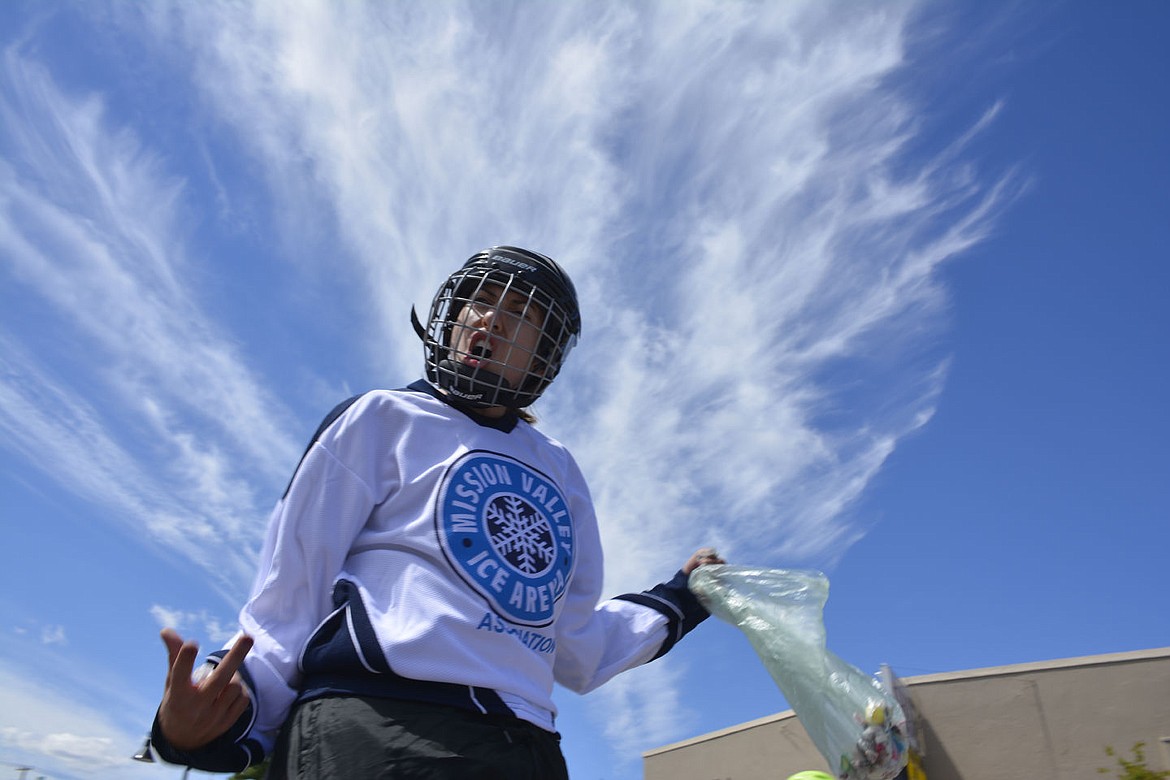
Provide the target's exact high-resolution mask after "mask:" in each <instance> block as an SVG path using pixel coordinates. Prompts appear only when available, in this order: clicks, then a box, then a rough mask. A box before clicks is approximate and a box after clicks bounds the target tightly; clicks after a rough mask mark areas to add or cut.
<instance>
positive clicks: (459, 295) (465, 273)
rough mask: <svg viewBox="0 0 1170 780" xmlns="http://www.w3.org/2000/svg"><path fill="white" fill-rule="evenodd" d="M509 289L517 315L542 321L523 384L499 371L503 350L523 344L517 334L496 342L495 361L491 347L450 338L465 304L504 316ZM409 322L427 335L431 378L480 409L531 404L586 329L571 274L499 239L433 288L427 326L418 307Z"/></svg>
mask: <svg viewBox="0 0 1170 780" xmlns="http://www.w3.org/2000/svg"><path fill="white" fill-rule="evenodd" d="M485 287H486V288H489V291H488V292H487V293H485ZM511 293H515V295H510V294H511ZM505 296H508V298H509V302H510V303H509V305H510V306H511V308H512V313H513V314H514V315H515V314H519V315H522V316H525V317H526V316H528V315H529V313H530V312H532V313H535V312H539V315H537V316H536V317H535V318H533V319H532V320H531V321H532V322H533V324H534V325H535V326H537V327H538V328H539V339H538V342H537V346H536V349H535V351H533V352H531V353H530V359H529V361H528V364H527V368H526V369H525V371H524V378H523V379H522V380H521V381H520V382H519V386H518V387H513V386H512V385H511V384H510V383H509V382H508V380H506V379H505V378H504V377H503V376H502V375H501V374H500V373H499V371H500V370H502V369H504V368H505V365H504V363H503V362H502V359H506V356H505V353H504V351H503V350H504V349H507V350H508V353H509V354H510V352H511V351H512V350H514V349H517V348H519V347H518V345H516V343H515V341H514V340H513V341H507V342H506V343H504V344H502V345H500V346H497V348H496V350H495V353H496V358H497V359H496V360H493V359H492V354H491V350H485V351H483V352H478V351H476V352H474V354H473V353H468V352H461V351H457V350H456V344H455V342H456V341H458V339H453V338H452V333H453V332H454V330H455V328H456V327H457V325H456V322H457V321H458V319H459V314H460V312H461V311H463V308H464V307H465V306H467V305H468V304H472V303H478V305H480V306H481V307H485V309H486V310H490V311H492V312H494V313H495V314H494V315H493V316H498V315H499V314H500V312H501V310H500V304H501V303H503V301H504V299H505ZM541 315H542V316H541ZM411 321H412V322H413V323H414V328H415V330H416V331H417V332H418V335H419V337H420V338H421V339H422V340H423V351H424V355H425V358H426V369H427V378H428V379H430V380H431V382H433V383H435V384H436V385H438V386H439V387H441V388H442V389H444V390H446V391H447V392H448V393H451V394H452V395H454V396H456V397H457V398H459V399H460V400H461V401H463V402H464V403H465V404H468V405H470V406H472V407H476V408H486V407H489V406H504V407H507V408H509V409H521V408H523V407H525V406H529V405H530V404H532V402H534V401H535V400H536V399H537V398H539V397H540V394H541V393H542V392H544V389H545V388H546V387H548V384H549V383H550V382H551V381H552V380H553V378H554V377H556V375H557V373H558V372H559V371H560V370H561V365H562V364H563V363H564V361H565V357H566V356H567V355H568V354H569V350H571V349H572V348H573V346H574V345H575V344H576V343H577V337H578V335H579V334H580V333H581V310H580V308H579V307H578V305H577V291H576V289H575V288H574V287H573V282H572V281H571V280H570V279H569V275H568V274H566V273H565V271H564V269H562V268H561V267H560V266H559V265H557V263H556V262H555V261H553V260H552V258H549V257H546V256H545V255H542V254H540V253H538V252H532V251H530V250H527V249H520V248H519V247H514V246H496V247H492V248H491V249H485V250H483V251H482V252H478V253H476V254H474V255H472V256H471V258H470V259H469V260H468V261H467V262H466V263H464V264H463V267H462V268H460V269H459V270H458V271H456V272H455V273H453V274H451V276H450V277H448V279H447V281H446V282H444V283H443V285H442V287H440V288H439V291H438V292H437V293H436V294H435V300H434V301H433V302H432V303H431V312H430V317H429V318H428V319H427V325H426V327H425V328H424V327H423V326H422V324H421V323H419V321H418V317H417V316H416V315H415V313H414V312H413V311H411ZM458 327H464V326H458ZM467 327H468V328H471V327H472V326H467ZM472 349H473V350H479V349H480V348H479V347H474V348H472Z"/></svg>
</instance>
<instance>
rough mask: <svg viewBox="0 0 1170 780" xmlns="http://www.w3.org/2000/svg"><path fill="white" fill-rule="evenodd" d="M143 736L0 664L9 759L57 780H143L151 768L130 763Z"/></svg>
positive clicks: (0, 735) (1, 717)
mask: <svg viewBox="0 0 1170 780" xmlns="http://www.w3.org/2000/svg"><path fill="white" fill-rule="evenodd" d="M143 736H144V734H142V733H137V732H127V731H126V730H124V729H123V728H121V727H120V726H119V725H118V724H116V723H115V722H113V720H112V719H111V718H110V717H109V715H108V714H106V713H105V712H103V711H102V710H101V709H99V708H93V707H89V706H85V705H82V704H79V702H78V701H77V699H76V698H74V697H72V696H70V695H69V694H67V693H63V692H62V691H60V690H56V689H54V688H52V687H49V686H46V685H43V684H41V683H39V682H37V681H35V680H32V679H30V678H29V677H28V675H27V674H25V673H24V672H22V671H21V670H19V669H17V668H15V667H10V666H7V665H5V664H0V747H2V748H3V750H4V754H5V756H6V757H7V758H10V759H18V760H23V761H27V762H28V763H30V764H32V765H34V766H35V767H36V768H37V771H38V772H41V773H44V774H48V775H49V776H52V777H57V778H95V779H96V778H105V777H114V776H116V777H145V776H146V775H147V772H149V771H150V768H148V767H145V766H143V767H137V766H135V765H134V762H132V761H130V760H128V759H129V756H130V754H131V753H132V752H133V751H134V749H135V748H137V747H138V746H139V745H141V744H142V738H143Z"/></svg>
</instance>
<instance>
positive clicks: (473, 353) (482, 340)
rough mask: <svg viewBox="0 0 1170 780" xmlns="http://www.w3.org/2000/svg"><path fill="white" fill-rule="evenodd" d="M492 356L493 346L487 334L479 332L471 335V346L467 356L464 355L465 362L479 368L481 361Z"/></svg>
mask: <svg viewBox="0 0 1170 780" xmlns="http://www.w3.org/2000/svg"><path fill="white" fill-rule="evenodd" d="M491 357H492V347H491V344H490V343H489V341H488V338H487V336H483V335H481V334H478V333H477V334H475V335H474V336H472V337H471V346H470V347H468V349H467V356H466V357H464V359H463V362H464V363H466V364H467V365H469V366H471V367H472V368H478V367H479V364H480V361H483V360H490V359H491Z"/></svg>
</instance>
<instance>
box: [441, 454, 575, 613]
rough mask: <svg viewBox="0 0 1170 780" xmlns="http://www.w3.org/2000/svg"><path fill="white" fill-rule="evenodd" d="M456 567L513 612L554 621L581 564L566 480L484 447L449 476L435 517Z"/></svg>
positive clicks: (502, 609) (497, 606) (499, 608)
mask: <svg viewBox="0 0 1170 780" xmlns="http://www.w3.org/2000/svg"><path fill="white" fill-rule="evenodd" d="M435 524H436V526H437V530H438V534H439V542H440V544H441V545H442V548H443V552H444V553H445V554H446V556H447V559H448V560H449V561H450V562H451V564H452V565H453V566H454V568H455V571H456V572H458V573H459V576H460V577H461V578H462V579H463V581H464V582H466V583H467V584H468V585H469V586H471V588H472V589H473V590H475V591H476V592H477V593H479V595H481V596H482V597H483V598H485V599H486V600H487V601H488V603H489V604H490V605H491V607H492V609H494V610H495V612H496V613H497V614H499V615H500V616H501V617H503V618H504V619H505V620H507V621H509V622H512V623H518V624H521V625H526V626H546V625H548V624H549V623H551V622H552V619H553V614H554V611H555V608H556V604H557V602H558V601H560V598H561V596H563V595H564V593H565V589H566V588H567V587H568V584H569V577H570V575H571V574H572V571H573V556H574V553H575V547H574V544H573V542H574V537H573V522H572V518H570V517H569V508H568V506H567V505H566V503H565V497H564V495H563V494H562V493H561V491H560V488H558V487H557V485H556V484H555V483H554V482H553V481H552V480H550V479H549V478H548V477H546V476H544V475H543V474H541V473H540V472H539V471H536V470H535V469H533V468H531V467H529V466H526V465H524V464H523V463H521V462H520V461H517V460H513V459H512V458H509V457H507V456H505V455H499V454H497V453H489V452H483V451H473V452H469V453H467V454H466V455H464V456H463V457H462V458H460V459H459V460H458V461H456V462H455V464H454V465H453V466H452V467H451V469H450V470H449V471H448V472H447V476H446V478H445V479H444V481H443V485H442V487H441V488H440V491H439V501H438V516H437V517H436V518H435Z"/></svg>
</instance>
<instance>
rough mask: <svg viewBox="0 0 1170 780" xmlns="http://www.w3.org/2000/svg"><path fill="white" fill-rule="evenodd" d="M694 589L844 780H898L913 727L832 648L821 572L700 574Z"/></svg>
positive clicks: (715, 568)
mask: <svg viewBox="0 0 1170 780" xmlns="http://www.w3.org/2000/svg"><path fill="white" fill-rule="evenodd" d="M690 589H691V591H692V592H693V593H694V594H695V595H696V596H697V597H698V598H699V600H700V601H701V602H702V603H703V606H705V607H706V608H707V609H708V611H710V612H711V614H713V615H716V616H718V617H719V618H721V619H723V620H725V621H727V622H728V623H731V624H732V625H734V626H737V627H738V628H739V629H740V630H741V631H743V632H744V634H746V635H747V638H748V640H749V641H750V642H751V643H752V647H754V648H755V650H756V653H757V654H758V655H759V656H760V660H762V661H763V662H764V666H765V667H767V669H768V672H769V673H770V674H771V675H772V679H773V680H775V681H776V685H778V686H779V687H780V691H781V692H782V693H783V694H784V698H786V699H787V700H788V703H789V704H790V705H791V706H792V709H793V711H794V712H795V713H796V717H797V718H799V719H800V722H801V725H803V726H804V729H805V731H807V732H808V735H809V737H811V738H812V741H813V744H814V745H816V747H817V750H819V751H820V752H821V754H822V755H823V756H824V757H825V760H827V761H828V762H829V766H830V767H831V768H832V769H833V770H834V771H836V773H837V776H838V777H839V778H841V779H842V780H893V778H894V777H896V776H897V774H898V773H899V772H900V771H901V770H902V768H903V767H904V766H905V765H906V740H905V727H906V719H905V716H904V715H903V713H902V708H901V707H900V706H899V705H898V702H897V700H896V699H895V698H894V696H893V695H892V694H891V693H890V692H888V691H887V690H886V689H885V688H884V687H883V686H882V684H881V683H880V682H879V681H878V680H877V679H876V678H875V677H873V676H871V675H867V674H865V673H864V672H862V671H861V670H859V669H858V668H857V667H855V666H851V665H850V664H847V663H846V662H845V661H843V660H841V659H840V658H838V657H837V656H836V655H834V654H833V653H832V652H830V651H829V650H828V649H827V648H826V647H825V624H824V619H823V611H824V607H825V601H826V600H828V598H829V581H828V579H826V578H825V575H823V574H821V573H820V572H814V571H796V570H787V569H757V568H751V567H746V566H727V565H711V566H701V567H699V568H698V569H695V571H694V572H693V573H692V574H691V577H690Z"/></svg>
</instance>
